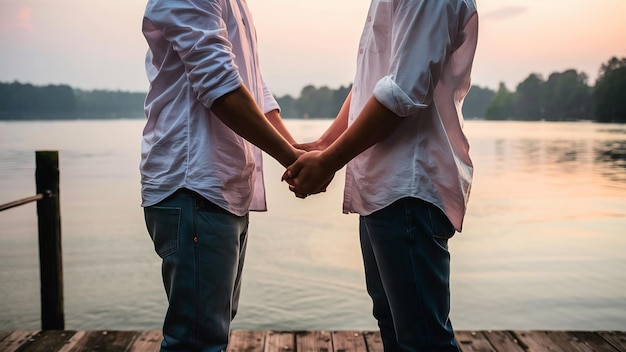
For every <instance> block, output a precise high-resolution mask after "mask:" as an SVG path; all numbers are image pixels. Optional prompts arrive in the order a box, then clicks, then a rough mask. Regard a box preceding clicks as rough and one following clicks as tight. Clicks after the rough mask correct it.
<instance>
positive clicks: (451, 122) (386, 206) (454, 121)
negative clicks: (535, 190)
mask: <svg viewBox="0 0 626 352" xmlns="http://www.w3.org/2000/svg"><path fill="white" fill-rule="evenodd" d="M477 36H478V15H477V10H476V5H475V2H474V1H473V0H437V1H433V0H430V1H429V0H372V1H371V5H370V9H369V13H368V16H367V20H366V23H365V28H364V30H363V34H362V36H361V40H360V43H359V49H358V58H357V73H356V77H355V80H354V84H353V87H352V90H351V92H350V94H349V95H348V97H347V98H346V101H345V102H344V104H343V106H342V108H341V109H340V111H339V113H338V115H337V117H336V119H335V120H334V121H333V123H332V124H331V126H330V127H329V128H328V130H327V131H326V132H325V133H324V134H323V135H322V136H321V137H320V138H319V139H318V140H316V141H313V142H310V143H305V144H301V145H299V146H298V147H300V148H303V149H306V150H309V152H308V153H306V154H304V155H302V156H301V157H300V158H299V159H298V160H297V161H296V162H295V163H294V164H293V165H291V166H289V167H288V168H287V170H286V172H285V174H284V175H283V179H284V180H286V181H287V182H288V183H289V187H290V189H291V190H292V191H293V192H294V193H295V194H296V196H298V197H300V198H304V197H306V196H308V195H310V194H314V193H318V192H320V191H322V190H324V189H325V187H326V185H327V184H328V183H329V182H330V181H331V180H332V178H333V175H334V173H335V172H336V171H337V170H339V169H340V168H342V167H343V166H344V165H346V164H347V166H346V180H345V191H344V203H343V210H344V212H345V213H358V214H360V216H359V219H360V240H361V248H362V254H363V260H364V266H365V275H366V285H367V291H368V293H369V294H370V296H371V298H372V301H373V306H374V308H373V314H374V316H375V318H376V319H377V320H378V325H379V328H380V332H381V336H382V340H383V344H384V347H385V351H427V352H437V351H458V346H457V343H456V340H455V338H454V331H453V328H452V324H451V322H450V319H449V311H450V290H449V276H450V256H449V252H448V239H449V238H451V237H452V236H453V235H454V233H455V230H457V231H461V228H462V223H463V217H464V215H465V210H466V205H467V201H468V197H469V193H470V185H471V181H472V173H473V166H472V162H471V159H470V156H469V144H468V140H467V138H466V137H465V135H464V134H463V130H462V126H463V117H462V114H461V106H462V102H463V99H464V97H465V96H466V94H467V92H468V90H469V88H470V73H471V68H472V65H473V59H474V54H475V51H476V45H477Z"/></svg>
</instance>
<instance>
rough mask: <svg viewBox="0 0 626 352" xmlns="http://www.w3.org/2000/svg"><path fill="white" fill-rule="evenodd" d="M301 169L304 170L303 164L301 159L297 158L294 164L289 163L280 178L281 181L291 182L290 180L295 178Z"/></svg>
mask: <svg viewBox="0 0 626 352" xmlns="http://www.w3.org/2000/svg"><path fill="white" fill-rule="evenodd" d="M300 170H302V164H301V163H300V161H299V160H296V161H295V162H294V163H293V164H291V165H289V166H288V167H287V170H285V172H284V173H283V176H282V178H281V179H280V180H281V181H287V182H288V183H291V182H290V181H291V180H293V179H294V178H296V177H298V174H299V173H300Z"/></svg>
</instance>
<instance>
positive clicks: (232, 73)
mask: <svg viewBox="0 0 626 352" xmlns="http://www.w3.org/2000/svg"><path fill="white" fill-rule="evenodd" d="M145 16H146V18H145V19H146V20H148V21H150V22H151V23H152V25H153V26H154V27H155V28H156V29H157V30H159V31H160V32H161V33H162V35H163V37H164V38H165V40H167V41H169V42H170V43H171V44H172V47H173V49H174V50H175V51H176V52H177V54H178V56H179V57H180V59H181V61H182V62H183V65H184V66H185V72H186V75H187V78H188V80H189V82H190V84H191V88H192V89H193V91H194V92H195V94H196V96H197V99H198V100H199V101H200V102H201V103H202V104H203V105H204V106H206V107H207V108H210V107H211V105H212V104H213V102H214V101H215V100H216V99H217V98H219V97H221V96H222V95H224V94H226V93H229V92H232V91H234V90H235V89H237V88H238V87H239V86H241V85H242V83H243V82H242V79H241V77H240V75H239V73H238V69H237V66H236V65H235V62H234V60H233V59H234V56H233V53H232V45H231V43H230V42H229V40H228V32H227V28H226V24H225V22H224V20H223V19H222V3H221V2H220V1H200V0H177V1H175V2H174V1H169V0H162V1H155V2H152V3H151V4H150V5H149V7H148V8H147V10H146V15H145Z"/></svg>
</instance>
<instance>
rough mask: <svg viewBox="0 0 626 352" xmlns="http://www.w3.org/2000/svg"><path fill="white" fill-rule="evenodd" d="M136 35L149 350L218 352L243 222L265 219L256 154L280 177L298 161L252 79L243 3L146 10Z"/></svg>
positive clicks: (249, 27)
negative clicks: (160, 308) (140, 44)
mask: <svg viewBox="0 0 626 352" xmlns="http://www.w3.org/2000/svg"><path fill="white" fill-rule="evenodd" d="M142 32H143V34H144V37H145V39H146V41H147V43H148V47H149V50H148V54H147V57H146V71H147V74H148V78H149V81H150V89H149V92H148V94H147V97H146V101H145V113H146V116H147V122H146V125H145V128H144V130H143V138H142V145H141V165H140V171H141V184H142V189H141V194H142V206H143V207H144V215H145V221H146V226H147V229H148V232H149V234H150V236H151V237H152V240H153V242H154V248H155V251H156V252H157V254H158V255H159V256H160V257H161V258H162V275H163V283H164V286H165V291H166V294H167V297H168V304H169V306H168V310H167V313H166V316H165V321H164V324H163V341H162V343H161V351H223V350H225V349H226V346H227V344H228V336H229V330H230V322H231V320H232V318H233V317H234V316H235V313H236V312H237V304H238V299H239V290H240V287H241V271H242V267H243V262H244V257H245V252H246V243H247V242H246V240H247V233H248V212H249V211H251V210H254V211H264V210H266V202H265V190H264V185H263V165H262V159H261V157H262V156H261V153H262V152H261V150H264V151H265V152H267V153H268V154H269V155H271V156H272V157H274V158H275V159H276V160H278V161H279V162H280V163H281V164H282V165H284V166H285V167H286V166H288V165H290V164H291V163H292V162H294V161H295V160H296V158H297V157H298V155H300V154H302V153H303V152H302V151H299V150H296V149H295V148H294V147H293V146H292V144H293V143H294V142H295V141H294V140H293V138H292V137H291V135H290V134H289V132H287V130H286V129H285V127H284V125H283V123H282V120H281V118H280V114H279V110H278V109H279V107H278V104H277V103H276V101H275V100H274V98H273V97H272V94H271V93H270V91H269V89H268V88H267V87H266V85H265V84H264V82H263V79H262V77H261V72H260V70H259V62H258V55H257V42H256V33H255V29H254V23H253V20H252V17H251V15H250V13H249V11H248V8H247V4H246V2H245V0H215V1H202V0H148V3H147V6H146V9H145V13H144V17H143V25H142Z"/></svg>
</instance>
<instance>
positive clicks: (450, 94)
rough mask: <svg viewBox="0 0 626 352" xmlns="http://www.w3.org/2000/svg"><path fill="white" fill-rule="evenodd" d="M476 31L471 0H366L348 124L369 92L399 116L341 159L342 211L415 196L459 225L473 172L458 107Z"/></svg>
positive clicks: (374, 208) (467, 78)
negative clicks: (387, 131)
mask: <svg viewBox="0 0 626 352" xmlns="http://www.w3.org/2000/svg"><path fill="white" fill-rule="evenodd" d="M477 32H478V16H477V14H476V5H475V2H474V1H473V0H436V1H434V0H372V2H371V6H370V10H369V14H368V16H367V20H366V23H365V28H364V30H363V34H362V37H361V41H360V45H359V50H358V60H357V74H356V78H355V80H354V86H353V90H352V101H351V105H350V113H349V117H348V119H349V124H351V123H352V122H353V121H354V119H356V118H357V117H358V115H359V114H360V113H361V110H362V109H363V107H364V106H365V103H366V102H367V101H368V100H369V99H370V98H371V97H372V95H374V96H375V97H376V99H377V100H378V101H379V102H380V103H381V104H383V105H384V106H385V107H387V108H388V109H390V110H391V111H393V112H394V113H395V114H397V115H399V116H400V117H401V118H403V121H402V123H401V125H400V126H399V127H398V128H397V130H396V131H395V132H394V133H393V134H392V135H391V136H390V137H389V138H387V139H385V140H383V141H381V142H379V143H378V144H376V145H374V146H373V147H371V148H369V149H367V150H366V151H365V152H363V153H361V154H360V155H359V156H357V157H356V158H355V159H353V160H352V161H351V162H349V163H348V165H347V168H346V188H345V194H344V212H346V213H348V212H356V213H359V214H361V215H368V214H371V213H372V212H375V211H377V210H380V209H382V208H384V207H385V206H387V205H389V204H391V203H393V202H394V201H396V200H398V199H400V198H403V197H415V198H420V199H423V200H425V201H428V202H430V203H432V204H435V205H436V206H438V207H439V208H441V209H442V210H443V211H444V212H445V213H446V215H447V216H448V218H449V219H450V221H451V223H452V224H453V225H454V227H455V228H456V229H457V230H458V231H460V230H461V228H462V223H463V217H464V214H465V210H466V205H467V200H468V197H469V193H470V185H471V181H472V173H473V166H472V161H471V160H470V157H469V144H468V141H467V139H466V137H465V135H464V134H463V131H462V126H463V116H462V114H461V105H462V102H463V99H464V97H465V95H466V94H467V91H468V90H469V88H470V71H471V67H472V62H473V58H474V53H475V51H476V42H477Z"/></svg>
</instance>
